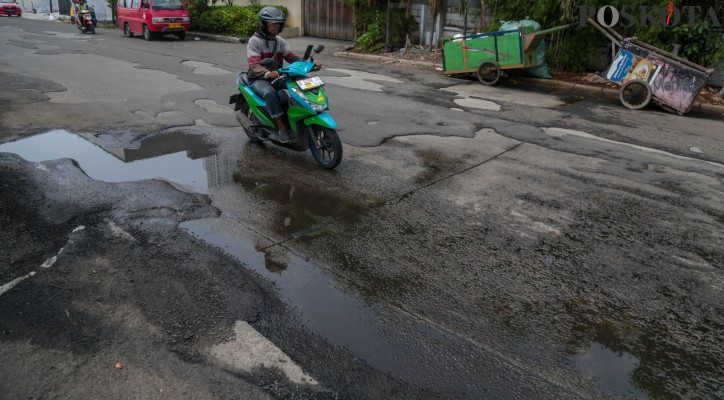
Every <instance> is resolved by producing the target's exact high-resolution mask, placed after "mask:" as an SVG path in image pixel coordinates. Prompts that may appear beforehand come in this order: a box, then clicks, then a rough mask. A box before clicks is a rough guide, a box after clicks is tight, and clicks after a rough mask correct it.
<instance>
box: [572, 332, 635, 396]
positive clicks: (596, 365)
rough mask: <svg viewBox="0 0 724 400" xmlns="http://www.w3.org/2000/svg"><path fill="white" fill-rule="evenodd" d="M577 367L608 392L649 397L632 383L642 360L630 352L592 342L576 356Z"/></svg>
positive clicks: (617, 394)
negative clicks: (615, 350) (614, 349)
mask: <svg viewBox="0 0 724 400" xmlns="http://www.w3.org/2000/svg"><path fill="white" fill-rule="evenodd" d="M574 362H575V364H576V368H577V369H578V370H579V371H581V373H582V374H583V376H584V377H586V378H587V379H589V380H590V381H592V382H593V383H594V384H595V385H596V387H597V388H598V389H600V390H601V391H602V392H604V393H607V394H612V395H615V396H617V397H623V398H626V399H629V398H630V399H648V398H649V396H648V395H647V394H646V392H644V391H642V390H640V389H638V388H636V387H635V386H634V385H633V384H632V379H633V376H634V371H635V370H636V369H637V368H638V367H639V364H640V361H639V359H638V358H636V357H634V356H633V355H631V354H630V353H628V352H625V351H621V352H618V353H616V352H613V351H612V350H610V349H609V348H607V347H606V346H604V345H602V344H600V343H598V342H591V343H590V344H589V345H588V347H587V348H586V349H584V351H583V353H580V354H578V355H576V356H575V357H574Z"/></svg>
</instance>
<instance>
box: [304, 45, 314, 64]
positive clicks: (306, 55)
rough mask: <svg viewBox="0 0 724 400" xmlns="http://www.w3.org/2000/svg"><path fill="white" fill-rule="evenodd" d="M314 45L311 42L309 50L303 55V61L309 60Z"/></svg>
mask: <svg viewBox="0 0 724 400" xmlns="http://www.w3.org/2000/svg"><path fill="white" fill-rule="evenodd" d="M312 47H314V46H312V45H311V44H310V45H309V46H307V51H305V52H304V56H303V57H302V61H307V60H309V56H310V55H312Z"/></svg>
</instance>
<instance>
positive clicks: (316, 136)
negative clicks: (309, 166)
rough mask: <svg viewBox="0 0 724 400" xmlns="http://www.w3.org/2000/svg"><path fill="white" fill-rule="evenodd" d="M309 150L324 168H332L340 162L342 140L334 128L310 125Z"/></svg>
mask: <svg viewBox="0 0 724 400" xmlns="http://www.w3.org/2000/svg"><path fill="white" fill-rule="evenodd" d="M309 150H310V151H311V152H312V156H314V159H315V160H317V162H318V163H319V164H320V165H321V166H322V167H324V168H327V169H334V168H335V167H337V165H339V163H340V162H342V141H341V140H339V135H337V131H335V130H334V129H330V128H327V127H324V126H319V125H312V126H310V127H309Z"/></svg>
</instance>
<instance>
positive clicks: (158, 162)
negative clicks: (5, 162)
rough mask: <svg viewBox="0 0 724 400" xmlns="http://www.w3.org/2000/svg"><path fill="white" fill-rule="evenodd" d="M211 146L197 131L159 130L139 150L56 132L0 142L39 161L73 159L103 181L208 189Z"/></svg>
mask: <svg viewBox="0 0 724 400" xmlns="http://www.w3.org/2000/svg"><path fill="white" fill-rule="evenodd" d="M213 149H214V148H213V146H212V145H209V144H207V143H205V142H204V141H203V138H202V137H200V136H197V135H189V134H181V133H173V134H161V135H156V136H153V137H149V138H148V139H145V140H143V141H142V142H141V143H140V146H139V147H138V148H129V149H125V148H115V149H113V148H111V149H106V150H104V149H102V148H100V147H98V146H96V145H95V144H93V143H91V142H89V141H87V140H85V139H83V138H82V137H80V136H78V135H75V134H72V133H70V132H67V131H64V130H56V131H51V132H48V133H43V134H40V135H36V136H32V137H29V138H26V139H22V140H18V141H15V142H10V143H5V144H2V145H0V152H7V153H15V154H17V155H18V156H20V157H22V158H24V159H25V160H28V161H32V162H40V161H47V160H55V159H59V158H72V159H74V160H76V161H77V162H78V164H79V165H80V167H81V168H82V169H83V171H84V172H85V173H86V174H87V175H88V176H90V177H91V178H93V179H96V180H99V181H104V182H131V181H138V180H143V179H161V180H165V181H167V182H169V183H171V184H173V185H174V186H176V187H177V188H179V189H181V190H185V191H188V192H196V193H208V187H209V182H210V181H211V178H210V176H211V177H212V178H213V176H212V174H214V173H216V172H217V171H216V170H212V169H211V168H207V165H208V164H209V162H210V161H209V159H206V158H205V157H208V156H211V155H212V154H213Z"/></svg>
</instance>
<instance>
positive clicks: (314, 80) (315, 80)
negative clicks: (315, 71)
mask: <svg viewBox="0 0 724 400" xmlns="http://www.w3.org/2000/svg"><path fill="white" fill-rule="evenodd" d="M297 85H299V87H300V88H301V89H302V90H309V89H314V88H318V87H320V86H322V85H324V81H323V80H322V78H320V77H318V76H313V77H311V78H306V79H300V80H298V81H297Z"/></svg>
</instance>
